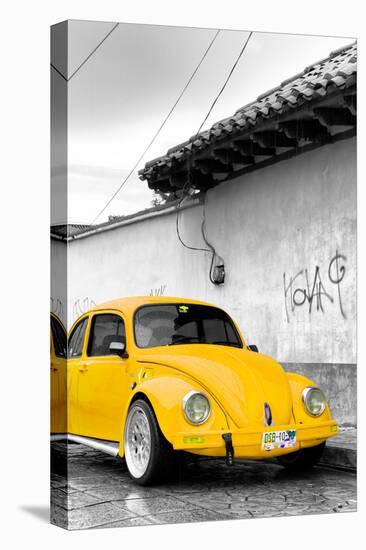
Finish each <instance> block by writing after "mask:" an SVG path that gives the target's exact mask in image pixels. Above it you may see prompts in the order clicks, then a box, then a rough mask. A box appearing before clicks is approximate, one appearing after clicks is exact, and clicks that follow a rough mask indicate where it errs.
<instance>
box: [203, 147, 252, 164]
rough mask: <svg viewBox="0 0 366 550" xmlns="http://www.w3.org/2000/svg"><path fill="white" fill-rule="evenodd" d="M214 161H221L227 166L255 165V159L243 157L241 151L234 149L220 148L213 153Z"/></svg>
mask: <svg viewBox="0 0 366 550" xmlns="http://www.w3.org/2000/svg"><path fill="white" fill-rule="evenodd" d="M212 156H213V158H214V159H216V160H219V161H221V162H222V163H224V164H226V165H230V164H241V165H243V166H247V165H248V164H253V163H254V157H253V156H249V155H242V154H241V153H240V152H239V151H235V150H233V149H224V148H218V149H214V150H213V151H212Z"/></svg>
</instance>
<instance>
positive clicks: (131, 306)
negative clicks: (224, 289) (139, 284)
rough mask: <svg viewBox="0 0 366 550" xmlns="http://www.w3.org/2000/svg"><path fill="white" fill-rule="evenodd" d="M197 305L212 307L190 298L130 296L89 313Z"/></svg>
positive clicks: (125, 311)
mask: <svg viewBox="0 0 366 550" xmlns="http://www.w3.org/2000/svg"><path fill="white" fill-rule="evenodd" d="M176 303H177V304H182V303H183V304H199V305H204V306H212V304H208V303H206V302H201V301H198V300H192V299H190V298H177V297H173V296H131V297H129V298H117V299H115V300H110V301H108V302H104V303H102V304H98V305H97V306H96V307H94V308H93V309H92V310H91V311H98V310H102V309H117V310H121V311H122V312H124V313H133V312H134V311H135V310H136V309H137V308H138V307H140V306H144V305H146V306H148V305H152V304H176Z"/></svg>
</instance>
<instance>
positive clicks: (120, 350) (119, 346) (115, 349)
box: [109, 342, 128, 359]
mask: <svg viewBox="0 0 366 550" xmlns="http://www.w3.org/2000/svg"><path fill="white" fill-rule="evenodd" d="M109 351H110V352H111V354H112V355H118V356H119V357H123V359H127V357H128V353H127V352H126V344H125V343H124V342H111V343H110V344H109Z"/></svg>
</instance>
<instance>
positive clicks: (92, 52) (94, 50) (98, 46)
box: [50, 23, 119, 82]
mask: <svg viewBox="0 0 366 550" xmlns="http://www.w3.org/2000/svg"><path fill="white" fill-rule="evenodd" d="M118 25H119V23H116V24H115V25H114V26H113V27H112V28H111V30H110V31H109V32H108V33H107V34H106V35H105V37H104V38H103V40H101V41H100V42H99V44H97V45H96V47H95V48H94V49H93V50H92V51H91V52H90V54H89V55H88V56H87V57H86V58H85V59H84V61H83V62H82V63H81V64H80V65H79V66H78V67H77V68H76V69H75V71H74V72H73V73H72V74H71V75H70V76H69V77H68V78H67V77H66V76H65V75H64V74H62V72H61V71H59V70H58V68H57V67H55V65H53V64H52V63H51V64H50V65H51V67H52V69H53V70H54V71H56V73H58V74H59V75H60V76H62V78H63V79H64V80H66V82H70V80H71V79H72V77H73V76H75V75H76V73H77V72H79V71H80V69H81V67H83V66H84V65H85V63H86V62H87V61H89V59H90V58H91V57H92V56H93V55H94V54H95V52H96V51H97V50H98V49H99V48H100V46H101V45H102V44H103V42H105V41H106V40H107V38H108V36H110V35H111V34H112V32H113V31H114V30H115V29H116V28H117V27H118Z"/></svg>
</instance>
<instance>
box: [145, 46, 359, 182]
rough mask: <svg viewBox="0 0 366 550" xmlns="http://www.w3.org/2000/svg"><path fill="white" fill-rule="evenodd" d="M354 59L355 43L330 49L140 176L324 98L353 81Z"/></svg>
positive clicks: (355, 58) (178, 146)
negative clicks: (267, 120) (323, 55)
mask: <svg viewBox="0 0 366 550" xmlns="http://www.w3.org/2000/svg"><path fill="white" fill-rule="evenodd" d="M356 61H357V43H356V42H354V43H353V44H350V45H349V46H346V47H342V48H339V49H338V50H334V51H333V52H331V53H330V55H329V57H327V58H325V59H321V60H320V61H317V62H316V63H313V64H312V65H309V66H308V67H306V68H305V69H304V71H303V72H302V73H298V74H296V75H295V76H293V77H292V78H289V79H287V80H284V81H283V82H282V83H281V85H280V86H276V87H274V88H272V89H271V90H268V91H267V92H265V93H264V94H261V95H259V96H258V98H257V99H256V100H255V101H252V102H251V103H248V104H246V105H244V106H243V107H241V108H239V109H238V110H237V111H236V112H235V113H234V115H232V116H230V117H227V118H225V119H222V120H220V121H218V122H216V123H215V124H214V125H212V126H211V128H210V129H208V130H205V131H203V132H201V133H200V134H198V135H197V134H196V135H194V136H192V138H190V140H188V141H186V142H184V143H181V144H179V145H176V146H175V147H171V148H170V149H169V150H168V153H167V155H166V156H163V157H160V158H159V159H155V160H153V161H150V162H147V163H146V165H145V168H144V169H143V170H140V171H139V175H140V178H141V179H146V178H147V176H149V175H151V170H150V168H153V167H155V166H159V167H161V166H167V162H168V159H169V157H172V156H173V155H174V157H175V158H176V159H178V158H181V159H182V158H183V157H184V156H188V155H190V154H193V153H192V152H193V150H197V149H204V148H205V147H206V146H207V145H209V144H210V142H211V141H218V140H219V139H220V138H223V137H225V135H227V134H229V133H232V132H243V131H244V130H245V129H246V128H251V127H253V126H257V127H258V130H259V129H260V121H261V119H262V118H267V119H268V118H270V117H271V116H278V115H279V114H282V113H285V112H286V111H288V110H289V109H296V108H299V107H301V105H303V104H304V102H305V101H311V100H313V99H314V100H315V99H316V98H320V97H324V96H325V95H327V94H328V93H331V91H332V90H334V89H336V88H345V87H348V86H351V85H353V84H354V83H355V81H356V72H357V65H356ZM192 141H193V147H192V145H191V143H192Z"/></svg>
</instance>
